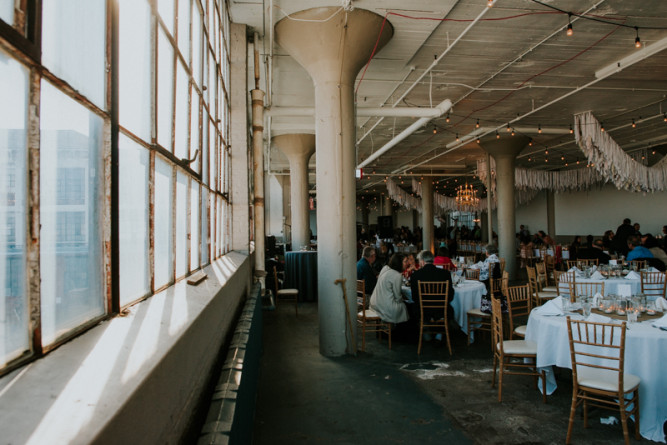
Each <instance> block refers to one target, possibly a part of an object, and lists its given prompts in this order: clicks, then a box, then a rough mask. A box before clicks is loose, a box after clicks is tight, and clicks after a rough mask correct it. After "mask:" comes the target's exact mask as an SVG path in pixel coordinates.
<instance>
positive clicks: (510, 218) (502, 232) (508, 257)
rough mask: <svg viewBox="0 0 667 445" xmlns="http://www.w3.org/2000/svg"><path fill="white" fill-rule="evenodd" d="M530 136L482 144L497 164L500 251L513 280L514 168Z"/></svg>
mask: <svg viewBox="0 0 667 445" xmlns="http://www.w3.org/2000/svg"><path fill="white" fill-rule="evenodd" d="M529 141H530V138H528V137H527V136H501V138H500V139H496V138H495V137H494V139H489V140H487V141H484V140H483V141H482V143H481V144H480V145H481V146H482V148H483V149H484V150H485V151H486V152H487V153H489V154H490V155H491V156H493V158H494V159H495V160H496V196H497V200H498V207H497V209H496V212H497V213H498V251H499V256H500V257H502V258H505V270H506V271H508V272H509V275H510V280H512V279H514V277H515V276H516V248H515V242H514V241H515V238H516V233H515V228H516V216H515V204H514V202H515V201H514V164H515V161H516V156H517V155H518V154H519V153H520V152H521V150H523V149H524V147H525V146H526V145H528V142H529Z"/></svg>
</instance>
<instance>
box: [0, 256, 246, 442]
mask: <svg viewBox="0 0 667 445" xmlns="http://www.w3.org/2000/svg"><path fill="white" fill-rule="evenodd" d="M251 269H252V266H251V257H248V256H247V255H245V254H240V253H237V252H231V253H229V254H227V255H225V256H224V257H222V258H221V259H219V260H217V261H215V262H214V263H213V264H211V265H209V266H207V267H206V268H204V271H205V272H206V273H207V274H208V278H207V279H206V280H204V281H203V282H202V283H201V284H199V285H198V286H190V285H187V284H186V282H185V281H180V282H179V283H177V284H176V285H175V286H171V287H170V288H168V289H167V290H165V291H163V292H160V293H158V294H156V295H153V296H152V297H151V298H149V299H147V300H145V301H143V302H141V303H138V304H136V305H134V306H132V307H131V308H130V309H129V311H128V313H127V314H126V315H125V316H123V317H115V318H113V319H110V320H108V321H106V322H104V323H101V324H100V325H98V326H97V327H95V328H93V329H91V330H89V331H88V332H86V333H85V335H81V336H79V337H77V338H75V339H74V340H72V341H70V342H69V343H66V344H65V345H62V346H61V347H60V348H58V349H56V350H55V351H53V352H51V353H50V354H49V355H48V356H46V357H44V358H43V359H41V360H37V361H36V362H33V363H31V364H30V365H28V366H26V367H24V368H23V369H21V370H17V371H15V372H14V373H11V374H9V375H7V376H4V377H3V379H6V380H5V381H6V382H11V384H9V385H2V386H4V389H3V391H2V392H1V393H0V431H2V442H3V443H16V444H19V443H32V444H42V443H68V444H89V443H96V444H118V443H128V444H129V443H163V444H172V443H173V444H175V443H179V442H180V441H181V439H182V437H183V434H184V433H185V431H186V430H187V428H188V427H189V426H190V421H191V420H192V415H193V412H194V410H195V408H196V407H197V405H198V404H199V403H200V401H201V397H202V394H203V393H204V391H206V390H207V389H208V383H209V379H210V378H211V372H212V368H213V365H214V363H215V361H216V359H217V356H218V354H220V352H221V349H222V348H223V346H224V345H225V344H227V343H228V341H229V340H230V338H229V336H230V334H231V333H233V331H234V327H235V324H236V319H237V318H238V313H239V310H240V308H241V305H242V304H243V302H244V301H245V299H246V297H247V295H248V292H249V290H250V285H251V278H252V270H251Z"/></svg>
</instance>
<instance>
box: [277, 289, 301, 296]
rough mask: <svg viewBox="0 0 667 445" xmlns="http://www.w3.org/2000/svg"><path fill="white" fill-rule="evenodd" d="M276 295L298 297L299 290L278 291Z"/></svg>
mask: <svg viewBox="0 0 667 445" xmlns="http://www.w3.org/2000/svg"><path fill="white" fill-rule="evenodd" d="M278 295H299V289H280V290H279V291H278Z"/></svg>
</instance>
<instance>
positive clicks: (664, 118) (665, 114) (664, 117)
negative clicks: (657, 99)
mask: <svg viewBox="0 0 667 445" xmlns="http://www.w3.org/2000/svg"><path fill="white" fill-rule="evenodd" d="M662 120H663V121H665V122H667V113H663V114H662Z"/></svg>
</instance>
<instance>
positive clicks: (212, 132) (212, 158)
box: [208, 120, 218, 190]
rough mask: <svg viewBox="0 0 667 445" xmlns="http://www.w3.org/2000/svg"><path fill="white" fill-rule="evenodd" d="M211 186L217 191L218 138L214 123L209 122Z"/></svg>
mask: <svg viewBox="0 0 667 445" xmlns="http://www.w3.org/2000/svg"><path fill="white" fill-rule="evenodd" d="M208 123H209V128H208V131H209V138H208V139H209V141H210V142H209V164H208V168H209V175H210V176H209V184H210V187H211V190H217V188H216V186H215V185H216V184H217V183H218V180H217V176H216V171H215V166H216V159H215V157H216V151H217V149H216V146H217V140H218V137H217V136H216V134H215V127H214V126H213V121H211V120H209V121H208Z"/></svg>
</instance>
